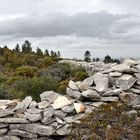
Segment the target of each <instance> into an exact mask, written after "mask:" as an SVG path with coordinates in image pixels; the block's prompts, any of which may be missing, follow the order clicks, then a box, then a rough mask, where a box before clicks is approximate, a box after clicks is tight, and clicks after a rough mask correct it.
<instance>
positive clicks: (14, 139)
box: [0, 136, 20, 140]
mask: <svg viewBox="0 0 140 140" xmlns="http://www.w3.org/2000/svg"><path fill="white" fill-rule="evenodd" d="M0 140H20V138H18V137H16V136H2V137H0Z"/></svg>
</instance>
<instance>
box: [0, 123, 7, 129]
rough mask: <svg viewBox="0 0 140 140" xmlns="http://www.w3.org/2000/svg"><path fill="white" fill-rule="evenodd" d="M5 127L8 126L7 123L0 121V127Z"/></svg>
mask: <svg viewBox="0 0 140 140" xmlns="http://www.w3.org/2000/svg"><path fill="white" fill-rule="evenodd" d="M6 127H8V124H5V123H0V128H6Z"/></svg>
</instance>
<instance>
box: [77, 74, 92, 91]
mask: <svg viewBox="0 0 140 140" xmlns="http://www.w3.org/2000/svg"><path fill="white" fill-rule="evenodd" d="M92 84H93V76H91V77H88V78H86V79H85V80H84V81H83V82H82V83H81V84H80V85H79V89H80V90H81V91H84V90H86V89H88V88H89V87H90V86H91V85H92Z"/></svg>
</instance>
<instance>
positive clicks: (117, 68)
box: [112, 64, 130, 72]
mask: <svg viewBox="0 0 140 140" xmlns="http://www.w3.org/2000/svg"><path fill="white" fill-rule="evenodd" d="M112 70H113V71H118V72H128V71H129V70H130V66H127V65H126V64H118V65H116V66H114V67H112Z"/></svg>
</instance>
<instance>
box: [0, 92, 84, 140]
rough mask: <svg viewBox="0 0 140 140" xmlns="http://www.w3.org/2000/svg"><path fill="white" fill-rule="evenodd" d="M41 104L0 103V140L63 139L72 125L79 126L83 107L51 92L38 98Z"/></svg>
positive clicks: (29, 100) (72, 100) (27, 98)
mask: <svg viewBox="0 0 140 140" xmlns="http://www.w3.org/2000/svg"><path fill="white" fill-rule="evenodd" d="M40 97H41V102H38V103H37V102H36V101H34V100H32V97H30V96H28V97H26V98H25V99H24V100H23V101H21V102H20V101H19V100H12V101H10V100H7V101H2V100H1V101H0V102H1V104H2V106H1V110H0V140H20V139H21V140H27V139H33V140H36V139H40V140H47V139H51V138H52V137H53V138H55V137H57V138H58V136H66V135H68V134H69V133H70V125H71V123H72V122H77V123H79V122H80V121H79V120H80V119H81V118H82V117H83V116H84V115H85V114H84V113H82V112H84V111H85V106H84V105H83V104H82V103H80V102H77V101H76V100H74V99H73V98H70V97H67V96H62V95H60V94H58V93H55V92H53V91H47V92H44V93H42V94H41V95H40Z"/></svg>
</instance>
